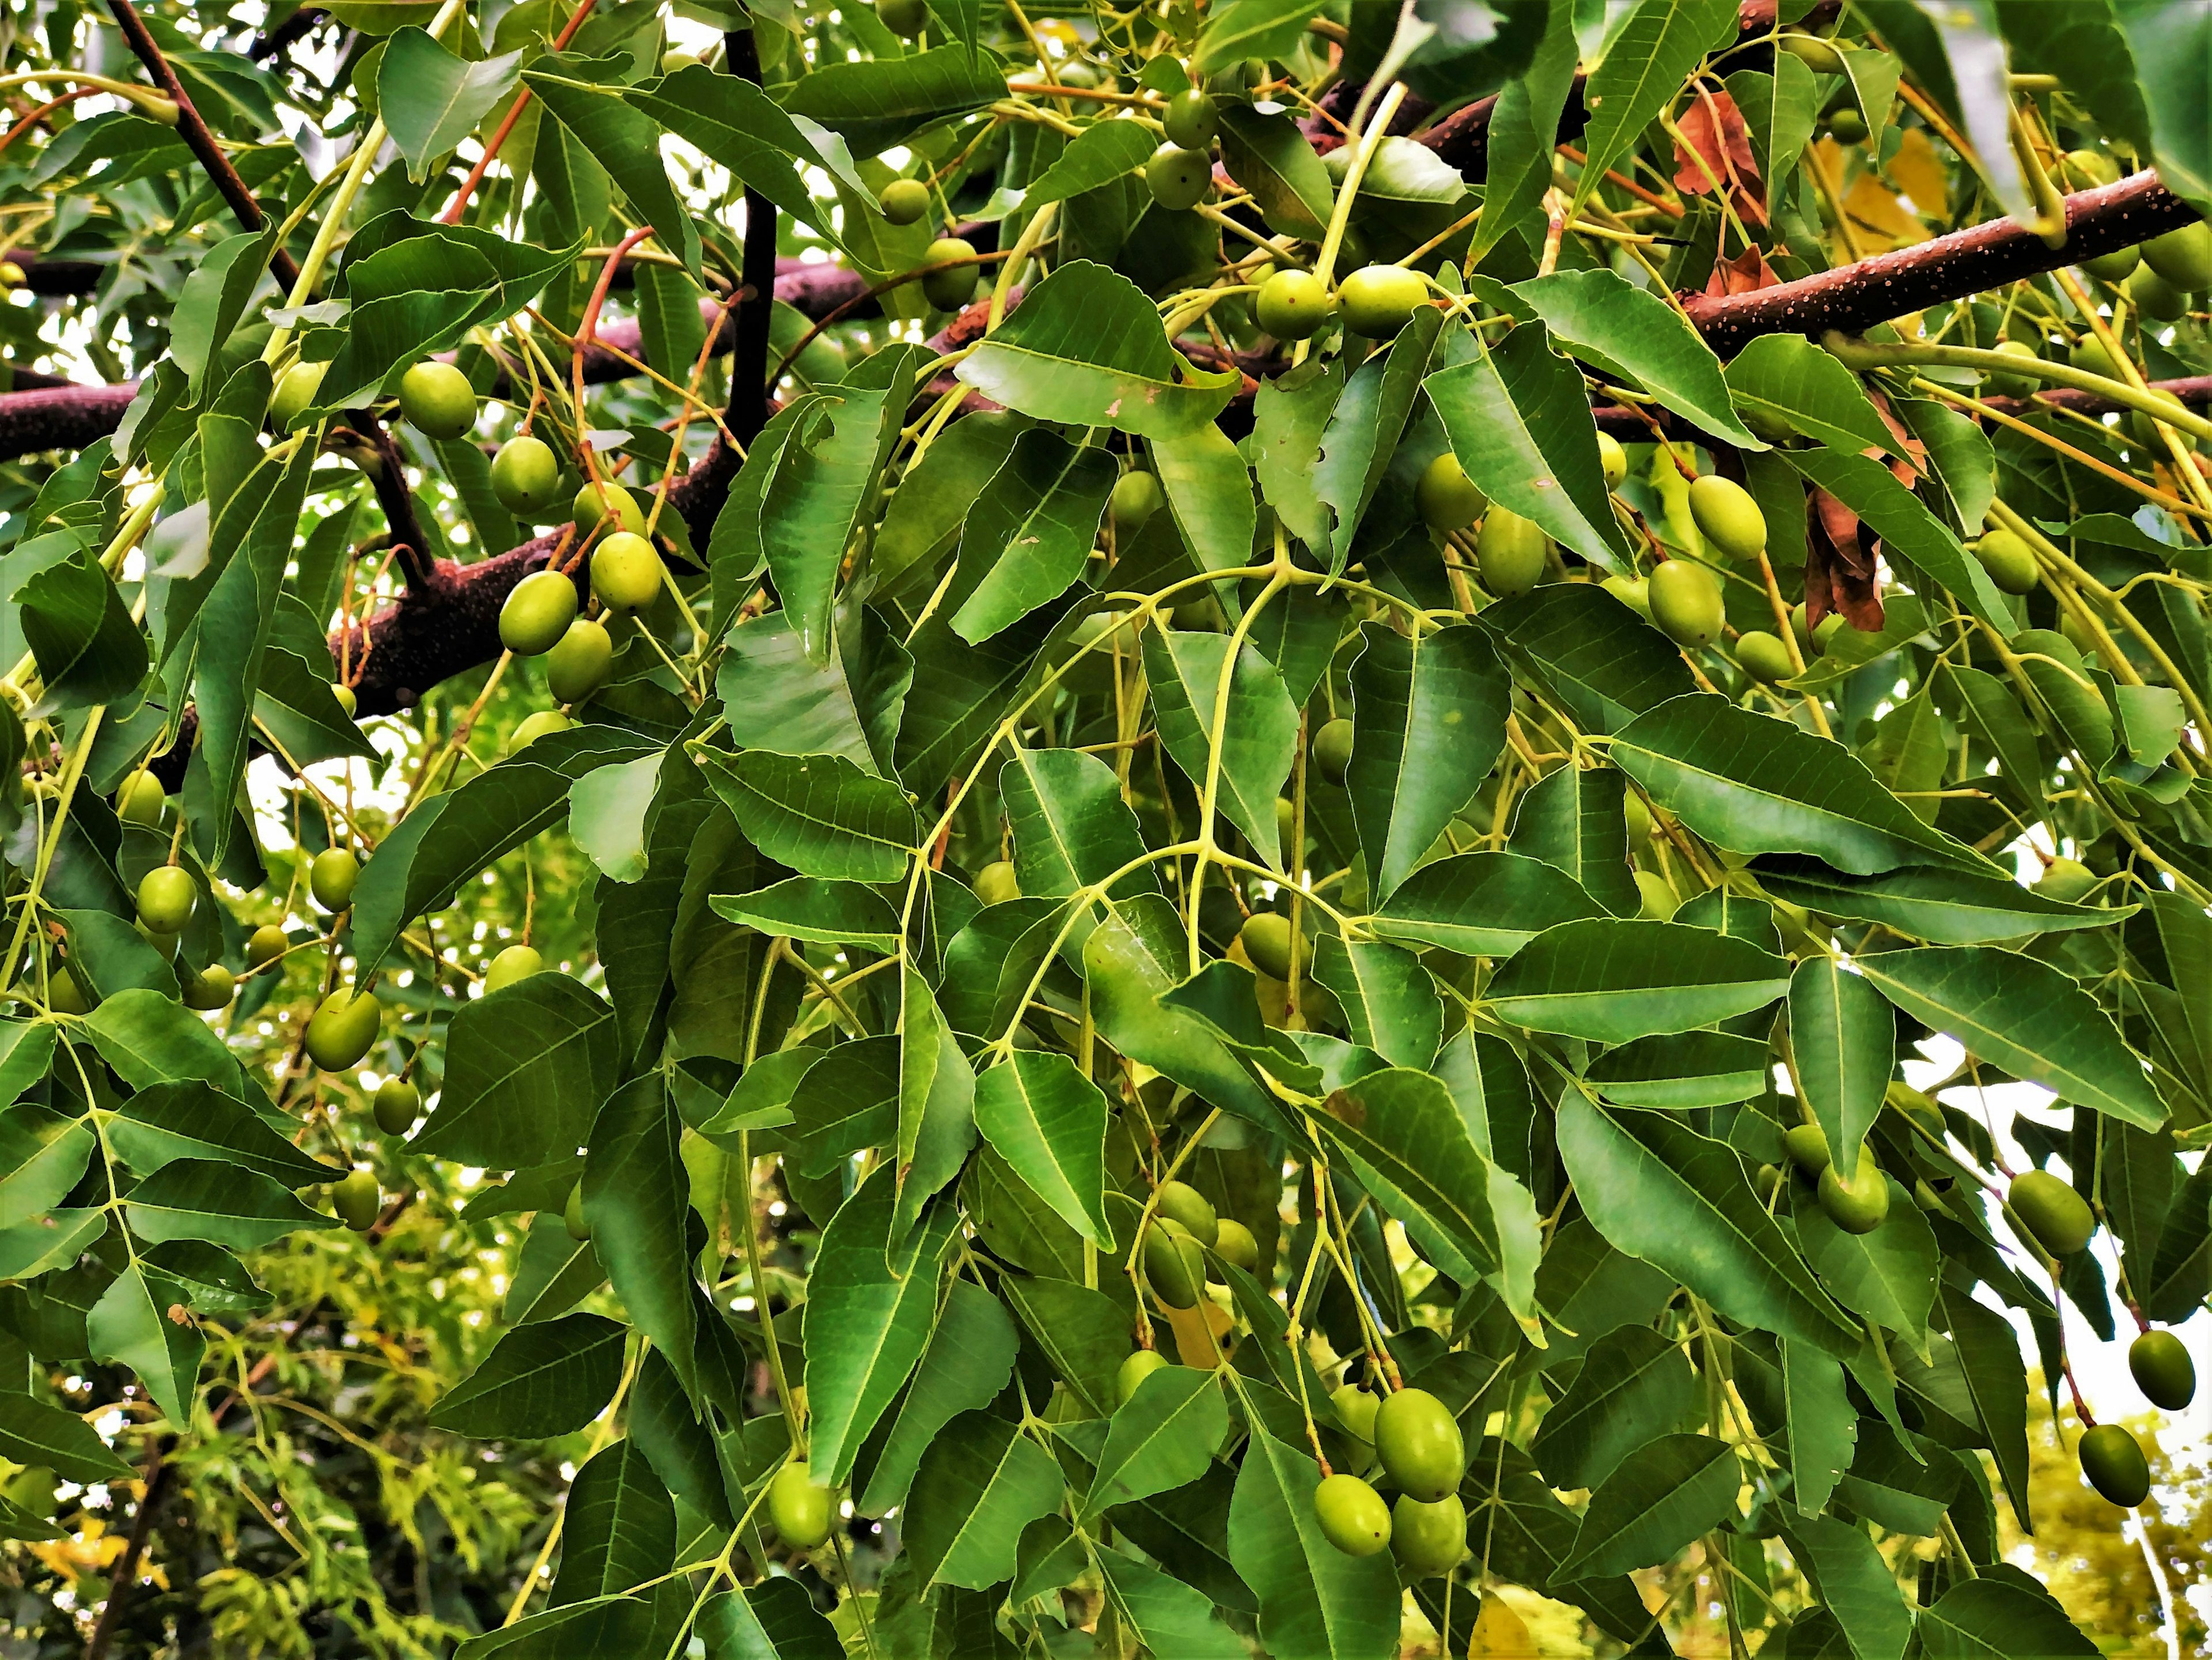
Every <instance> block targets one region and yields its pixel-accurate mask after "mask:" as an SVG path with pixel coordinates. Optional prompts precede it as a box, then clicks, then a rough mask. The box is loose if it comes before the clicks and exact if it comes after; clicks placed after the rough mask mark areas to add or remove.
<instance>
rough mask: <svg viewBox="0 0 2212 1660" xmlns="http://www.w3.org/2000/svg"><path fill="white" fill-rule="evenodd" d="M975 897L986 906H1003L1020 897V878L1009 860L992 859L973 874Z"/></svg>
mask: <svg viewBox="0 0 2212 1660" xmlns="http://www.w3.org/2000/svg"><path fill="white" fill-rule="evenodd" d="M975 897H977V898H978V899H980V900H981V901H982V902H983V903H985V904H987V905H1003V904H1005V903H1006V902H1007V901H1008V900H1009V899H1018V898H1020V897H1022V884H1021V878H1020V877H1019V876H1018V875H1017V874H1016V873H1015V871H1014V866H1013V863H1012V860H1006V859H994V860H992V861H991V862H990V863H989V864H987V865H986V866H983V868H982V869H981V870H979V871H977V872H976V873H975Z"/></svg>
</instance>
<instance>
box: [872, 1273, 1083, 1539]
mask: <svg viewBox="0 0 2212 1660" xmlns="http://www.w3.org/2000/svg"><path fill="white" fill-rule="evenodd" d="M1079 1289H1080V1288H1079ZM1019 1347H1021V1342H1020V1338H1019V1336H1018V1334H1017V1333H1016V1332H1015V1330H1014V1323H1013V1322H1012V1320H1010V1319H1008V1318H1007V1317H1006V1304H1003V1303H1001V1302H1000V1301H999V1299H998V1298H995V1297H994V1296H992V1295H991V1293H990V1292H987V1291H985V1290H984V1289H983V1288H982V1287H981V1286H978V1285H975V1284H973V1283H972V1282H970V1281H969V1280H954V1281H953V1282H952V1286H951V1290H950V1291H948V1292H946V1293H945V1307H944V1308H943V1309H942V1310H939V1314H938V1316H937V1328H936V1329H935V1330H934V1331H933V1332H931V1333H930V1335H929V1347H927V1349H925V1350H924V1351H923V1352H922V1356H921V1365H918V1366H916V1367H915V1373H914V1383H913V1384H912V1385H911V1386H910V1387H909V1388H908V1390H907V1392H906V1398H905V1400H904V1401H903V1402H902V1403H901V1405H900V1407H899V1410H898V1416H897V1417H896V1418H895V1419H894V1420H892V1421H891V1428H890V1436H889V1438H887V1439H886V1440H885V1441H884V1447H883V1450H882V1452H881V1453H880V1454H879V1455H878V1456H877V1459H876V1462H875V1466H874V1468H872V1469H871V1470H870V1471H869V1472H868V1480H867V1485H866V1487H864V1488H863V1489H862V1491H861V1493H860V1498H859V1500H858V1503H859V1506H860V1510H861V1511H863V1512H864V1513H865V1514H866V1515H870V1516H881V1515H882V1514H883V1513H884V1511H888V1510H890V1508H891V1507H892V1506H893V1505H899V1504H902V1503H903V1502H904V1501H905V1499H906V1494H907V1489H908V1486H909V1485H910V1484H911V1483H912V1482H913V1481H914V1475H915V1471H916V1470H917V1469H918V1468H921V1459H922V1455H923V1454H924V1453H925V1452H927V1450H928V1449H929V1447H930V1445H931V1444H932V1443H933V1442H934V1441H935V1440H936V1439H937V1438H938V1435H939V1432H942V1431H943V1430H944V1428H945V1426H946V1425H947V1424H949V1423H951V1421H952V1420H954V1419H955V1418H957V1417H958V1416H959V1415H960V1414H962V1413H963V1412H973V1411H975V1410H977V1409H979V1408H983V1407H987V1406H989V1405H990V1404H991V1402H993V1401H994V1400H995V1399H997V1398H998V1395H999V1392H1000V1390H1002V1389H1005V1388H1006V1380H1007V1379H1008V1378H1009V1377H1012V1376H1013V1371H1014V1355H1015V1353H1016V1351H1017V1350H1018V1348H1019ZM1071 1387H1073V1385H1071Z"/></svg>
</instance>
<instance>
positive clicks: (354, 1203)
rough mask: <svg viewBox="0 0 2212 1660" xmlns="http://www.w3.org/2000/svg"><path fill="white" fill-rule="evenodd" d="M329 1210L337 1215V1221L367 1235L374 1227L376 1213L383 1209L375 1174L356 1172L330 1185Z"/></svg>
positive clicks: (382, 1200) (382, 1197) (363, 1171)
mask: <svg viewBox="0 0 2212 1660" xmlns="http://www.w3.org/2000/svg"><path fill="white" fill-rule="evenodd" d="M383 1208H384V1195H383V1194H382V1193H380V1191H379V1190H378V1189H377V1185H376V1173H375V1172H374V1171H365V1170H357V1171H354V1172H353V1173H352V1174H351V1175H349V1176H346V1177H341V1178H340V1179H338V1180H337V1181H336V1182H333V1183H331V1209H332V1210H333V1211H335V1212H337V1219H338V1220H339V1221H341V1222H343V1223H344V1224H345V1225H347V1226H348V1227H349V1228H351V1229H352V1230H353V1231H355V1232H356V1233H367V1232H368V1231H369V1230H370V1229H371V1228H373V1227H374V1226H375V1225H376V1217H377V1213H378V1212H379V1211H380V1210H382V1209H383Z"/></svg>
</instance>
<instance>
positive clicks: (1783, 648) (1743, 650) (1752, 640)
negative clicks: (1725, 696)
mask: <svg viewBox="0 0 2212 1660" xmlns="http://www.w3.org/2000/svg"><path fill="white" fill-rule="evenodd" d="M1735 660H1736V661H1737V663H1738V664H1740V665H1741V666H1742V668H1743V672H1745V673H1746V674H1747V675H1749V676H1750V677H1751V678H1753V679H1754V680H1759V681H1763V682H1765V684H1768V685H1772V684H1774V683H1775V682H1776V681H1778V680H1787V679H1788V678H1790V676H1791V675H1793V674H1795V673H1796V672H1797V670H1796V666H1795V665H1794V664H1792V663H1791V662H1790V648H1789V646H1788V645H1786V644H1785V643H1784V642H1783V639H1782V637H1781V636H1780V635H1774V634H1768V633H1767V632H1765V630H1764V629H1750V630H1749V631H1747V632H1746V633H1743V634H1739V635H1736V637H1735Z"/></svg>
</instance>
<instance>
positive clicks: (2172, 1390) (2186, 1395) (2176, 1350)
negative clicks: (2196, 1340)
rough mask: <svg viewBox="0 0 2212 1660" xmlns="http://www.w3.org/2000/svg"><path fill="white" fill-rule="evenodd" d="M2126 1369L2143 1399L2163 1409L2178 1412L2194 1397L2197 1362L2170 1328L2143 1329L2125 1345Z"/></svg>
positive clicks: (2195, 1394) (2195, 1396) (2195, 1393)
mask: <svg viewBox="0 0 2212 1660" xmlns="http://www.w3.org/2000/svg"><path fill="white" fill-rule="evenodd" d="M2128 1371H2129V1372H2130V1374H2131V1375H2132V1376H2133V1377H2134V1378H2135V1380H2136V1388H2137V1389H2141V1390H2142V1392H2143V1399H2144V1400H2146V1401H2148V1402H2150V1403H2151V1405H2153V1406H2154V1407H2157V1408H2161V1409H2163V1410H2164V1411H2166V1412H2179V1411H2180V1410H2181V1409H2182V1408H2184V1407H2185V1406H2187V1405H2188V1404H2189V1403H2190V1402H2191V1401H2194V1400H2195V1399H2196V1398H2197V1363H2196V1362H2195V1361H2194V1360H2192V1359H2190V1358H2189V1350H2188V1348H2187V1347H2186V1346H2185V1345H2184V1344H2183V1342H2182V1341H2181V1340H2180V1339H2179V1337H2176V1336H2175V1335H2173V1334H2172V1332H2170V1331H2147V1332H2145V1333H2143V1334H2142V1335H2141V1336H2140V1337H2138V1338H2136V1341H2134V1342H2132V1343H2130V1344H2129V1345H2128Z"/></svg>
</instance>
